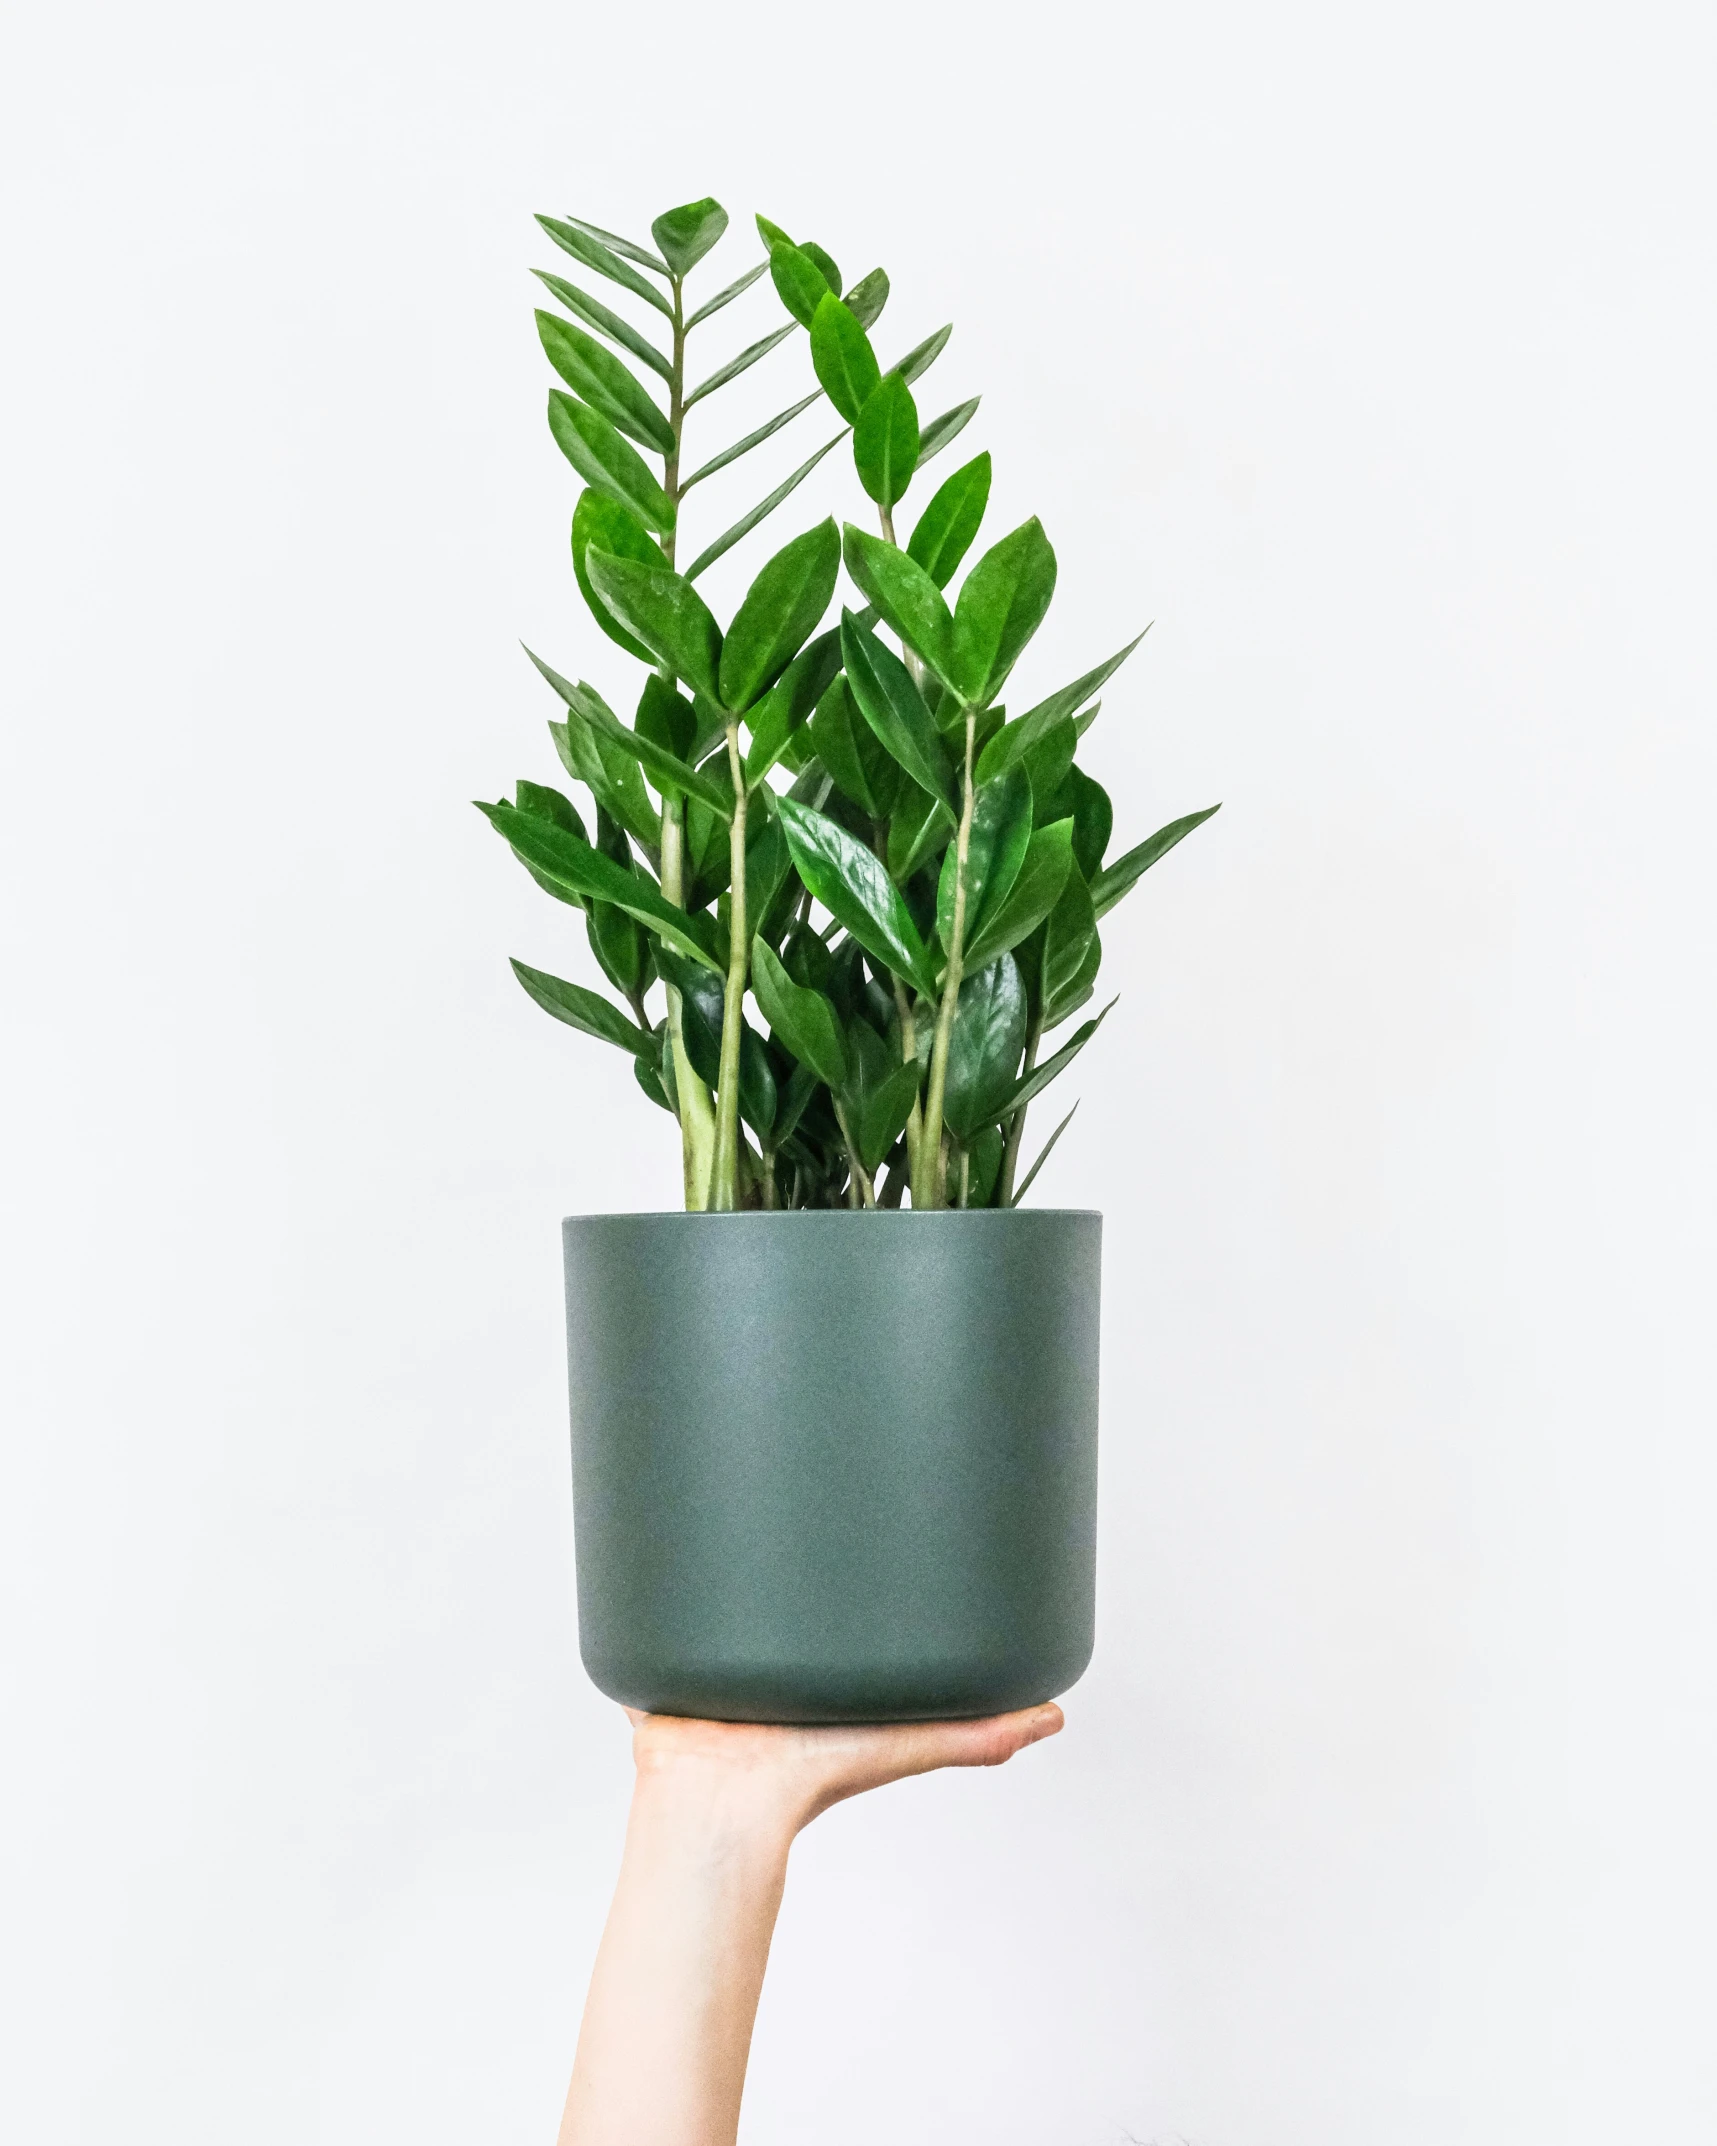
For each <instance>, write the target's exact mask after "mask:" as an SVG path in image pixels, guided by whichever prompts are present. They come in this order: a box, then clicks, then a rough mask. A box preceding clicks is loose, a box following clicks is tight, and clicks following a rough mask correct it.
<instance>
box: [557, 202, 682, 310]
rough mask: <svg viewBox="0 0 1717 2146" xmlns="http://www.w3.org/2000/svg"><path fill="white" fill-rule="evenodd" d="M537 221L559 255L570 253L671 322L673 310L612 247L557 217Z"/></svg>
mask: <svg viewBox="0 0 1717 2146" xmlns="http://www.w3.org/2000/svg"><path fill="white" fill-rule="evenodd" d="M537 222H538V223H539V224H541V225H542V227H543V229H544V230H545V231H546V232H547V233H548V235H549V237H550V238H552V239H553V240H554V242H555V244H556V245H557V246H558V247H560V249H561V251H562V252H563V253H570V254H571V255H572V257H573V259H574V260H575V261H582V262H583V263H584V265H585V267H586V268H594V269H595V271H596V273H597V274H598V275H599V276H606V277H607V278H608V280H609V281H610V282H611V283H618V284H619V285H620V287H621V288H622V290H628V291H631V292H632V294H633V295H634V296H635V297H638V298H642V299H643V300H644V302H645V303H646V305H652V306H654V307H655V309H656V311H657V312H658V313H665V314H666V315H667V316H668V318H669V319H670V320H672V319H673V317H674V309H673V307H672V306H671V305H670V304H669V303H668V301H667V299H665V298H664V297H663V296H662V294H661V292H660V291H659V290H657V288H656V286H655V285H654V284H653V283H650V282H648V281H646V279H645V278H644V277H643V276H641V275H639V273H638V271H637V270H636V269H635V268H631V267H628V265H627V264H626V262H624V261H623V260H622V259H621V258H620V256H619V255H618V254H617V253H616V252H615V251H614V250H613V248H612V247H610V246H606V245H604V244H603V242H602V240H601V239H599V238H597V237H596V236H595V235H594V234H593V233H592V232H590V231H588V230H585V229H583V228H582V227H581V226H580V225H578V224H576V223H563V222H562V221H561V220H560V218H559V217H557V216H539V217H538V218H537Z"/></svg>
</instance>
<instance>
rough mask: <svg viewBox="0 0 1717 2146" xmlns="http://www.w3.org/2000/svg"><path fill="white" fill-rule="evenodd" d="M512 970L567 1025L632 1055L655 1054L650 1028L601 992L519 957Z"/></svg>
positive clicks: (543, 1005)
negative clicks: (534, 965)
mask: <svg viewBox="0 0 1717 2146" xmlns="http://www.w3.org/2000/svg"><path fill="white" fill-rule="evenodd" d="M513 974H514V975H515V976H516V977H517V978H518V979H519V981H520V983H521V984H523V985H524V987H525V989H526V990H527V991H528V992H529V993H530V995H531V997H532V998H534V999H535V1000H536V1002H537V1004H538V1005H539V1006H540V1007H542V1009H543V1011H544V1012H545V1013H552V1014H553V1015H554V1017H555V1019H556V1020H557V1021H564V1022H565V1023H566V1025H567V1026H568V1028H577V1029H582V1030H583V1032H584V1034H585V1035H587V1036H596V1037H598V1038H599V1039H600V1040H601V1041H602V1042H603V1043H612V1044H614V1045H615V1046H616V1048H617V1049H619V1050H622V1051H630V1052H631V1053H632V1055H633V1056H634V1057H635V1058H651V1059H653V1058H654V1057H655V1055H656V1039H655V1037H654V1036H652V1035H651V1034H650V1032H649V1030H648V1029H644V1028H640V1027H639V1026H638V1024H637V1023H636V1022H635V1021H630V1020H628V1019H627V1017H626V1016H625V1014H623V1013H622V1012H621V1011H620V1009H619V1007H618V1006H614V1005H611V1004H610V1003H609V1001H608V1000H607V999H605V998H603V997H602V996H601V994H600V993H598V992H595V991H586V990H585V989H584V988H583V987H582V985H579V984H569V983H567V982H565V981H564V980H563V979H562V978H560V977H558V976H550V975H549V974H548V973H547V971H546V970H544V969H529V968H527V967H526V966H525V964H524V963H523V962H522V961H515V962H514V963H513Z"/></svg>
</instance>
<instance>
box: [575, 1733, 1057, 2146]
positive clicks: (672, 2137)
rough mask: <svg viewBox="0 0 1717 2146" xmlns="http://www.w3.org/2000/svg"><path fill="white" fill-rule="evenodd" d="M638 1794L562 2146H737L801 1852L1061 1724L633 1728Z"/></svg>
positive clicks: (588, 2004)
mask: <svg viewBox="0 0 1717 2146" xmlns="http://www.w3.org/2000/svg"><path fill="white" fill-rule="evenodd" d="M631 1720H632V1756H633V1762H634V1765H635V1768H636V1779H635V1782H634V1785H633V1790H632V1810H631V1815H630V1817H629V1819H628V1820H627V1826H626V1849H625V1853H624V1855H623V1857H622V1859H621V1864H620V1880H619V1883H618V1885H617V1886H616V1887H615V1892H614V1901H613V1905H612V1906H611V1907H610V1909H609V1911H608V1923H607V1927H606V1928H605V1929H604V1931H603V1933H602V1944H601V1947H600V1949H599V1950H598V1952H597V1955H596V1969H595V1972H594V1973H593V1975H592V1976H591V1981H590V1993H589V1995H588V1996H587V1998H586V1999H585V2005H584V2021H583V2024H582V2026H581V2027H580V2029H579V2035H578V2055H577V2057H576V2059H575V2060H574V2063H573V2071H572V2086H571V2088H570V2090H569V2091H568V2094H567V2097H566V2112H565V2114H564V2115H563V2116H562V2118H561V2125H560V2137H559V2146H733V2142H734V2139H735V2137H736V2135H737V2132H738V2129H739V2103H740V2096H741V2094H742V2092H743V2091H744V2087H745V2065H746V2059H747V2057H748V2055H749V2054H750V2049H751V2029H752V2024H753V2022H754V2021H755V2019H756V2017H757V2000H758V1997H759V1996H760V1995H761V1993H762V1989H763V1971H764V1969H765V1967H766V1966H767V1965H768V1963H769V1940H770V1937H771V1936H772V1934H773V1932H774V1929H775V1917H776V1913H777V1911H778V1910H779V1908H780V1906H781V1894H782V1889H783V1887H784V1886H785V1884H786V1882H787V1855H788V1851H789V1849H790V1848H791V1847H792V1845H793V1841H794V1838H795V1836H796V1835H797V1834H799V1833H800V1832H802V1831H803V1830H804V1828H805V1827H806V1826H808V1825H809V1824H810V1822H811V1820H812V1819H813V1818H816V1817H817V1816H819V1814H820V1813H822V1812H823V1811H826V1810H828V1809H829V1807H830V1806H831V1805H832V1804H836V1803H841V1802H844V1801H845V1799H846V1798H847V1797H849V1796H857V1795H860V1794H862V1793H863V1792H864V1790H866V1789H867V1788H881V1787H883V1786H884V1785H885V1784H886V1783H888V1782H890V1781H900V1780H904V1779H905V1778H906V1777H907V1776H908V1775H911V1774H919V1773H933V1772H935V1771H936V1770H937V1769H938V1768H940V1767H943V1766H1000V1765H1002V1764H1003V1763H1005V1761H1007V1760H1008V1759H1010V1758H1012V1757H1013V1756H1014V1754H1015V1753H1016V1752H1018V1751H1023V1750H1024V1749H1025V1747H1026V1745H1027V1744H1035V1743H1038V1742H1041V1741H1042V1739H1043V1738H1044V1737H1046V1736H1053V1735H1054V1734H1055V1733H1056V1731H1057V1730H1058V1729H1059V1728H1060V1727H1061V1723H1062V1717H1061V1709H1060V1708H1059V1707H1058V1706H1054V1705H1046V1706H1036V1707H1028V1708H1027V1709H1026V1710H1025V1711H1024V1712H1022V1713H1017V1714H1000V1715H996V1716H993V1717H992V1718H991V1719H989V1720H986V1721H937V1722H914V1723H905V1724H900V1725H896V1726H890V1727H884V1728H850V1729H849V1728H840V1729H791V1728H764V1727H757V1726H752V1725H750V1724H747V1723H740V1722H720V1721H680V1720H675V1719H673V1718H671V1717H669V1716H667V1715H661V1714H633V1715H632V1716H631Z"/></svg>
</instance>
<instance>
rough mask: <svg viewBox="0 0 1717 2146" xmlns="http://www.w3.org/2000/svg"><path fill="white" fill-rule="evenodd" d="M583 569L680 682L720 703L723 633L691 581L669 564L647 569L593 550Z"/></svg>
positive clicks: (625, 623)
mask: <svg viewBox="0 0 1717 2146" xmlns="http://www.w3.org/2000/svg"><path fill="white" fill-rule="evenodd" d="M585 567H586V570H587V571H588V573H589V575H590V579H591V583H592V585H593V586H594V588H595V590H596V593H597V595H598V596H600V597H601V599H602V601H603V602H604V603H605V604H606V605H607V606H608V608H609V610H610V611H612V612H613V614H614V616H615V617H616V618H617V619H618V620H619V621H620V623H621V625H622V626H624V627H625V629H626V631H627V632H628V633H630V634H632V635H633V636H634V637H635V638H636V639H638V640H640V641H642V642H643V644H644V646H645V647H646V648H648V649H649V650H650V651H651V652H652V653H653V654H654V655H655V656H656V658H657V659H658V661H660V662H662V663H665V664H666V665H667V666H668V668H669V669H670V670H671V671H672V672H673V673H674V674H675V676H676V677H679V678H683V679H685V680H686V682H687V683H688V684H689V685H692V686H695V687H696V688H697V690H698V691H699V692H700V693H707V694H708V695H709V697H710V698H711V699H712V700H719V699H720V697H721V696H720V690H719V687H718V683H717V681H718V678H719V675H720V665H721V652H722V650H721V628H720V627H719V626H718V625H717V624H716V622H715V618H714V616H713V614H712V613H711V611H710V608H709V606H708V604H706V603H705V602H704V600H703V598H702V597H701V596H700V595H699V594H698V592H697V590H696V589H694V588H693V587H692V585H691V583H690V582H689V581H686V580H683V579H682V578H681V577H680V576H679V575H678V574H676V573H675V572H674V570H673V568H672V567H670V566H667V565H665V564H658V565H656V566H646V565H644V564H642V563H641V562H639V561H638V560H634V559H618V558H616V557H615V556H614V555H613V554H612V553H611V552H604V551H596V550H592V551H591V552H590V553H589V555H588V557H587V558H586V560H585Z"/></svg>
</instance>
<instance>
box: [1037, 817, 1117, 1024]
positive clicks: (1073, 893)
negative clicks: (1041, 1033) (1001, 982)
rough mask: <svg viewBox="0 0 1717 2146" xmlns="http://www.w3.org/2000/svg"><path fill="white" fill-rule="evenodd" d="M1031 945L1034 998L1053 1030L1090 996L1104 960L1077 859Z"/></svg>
mask: <svg viewBox="0 0 1717 2146" xmlns="http://www.w3.org/2000/svg"><path fill="white" fill-rule="evenodd" d="M1075 839H1076V842H1077V838H1075ZM1032 945H1033V947H1034V949H1035V950H1036V953H1037V962H1038V971H1037V976H1036V979H1035V982H1036V990H1035V993H1034V996H1035V997H1036V999H1037V1004H1038V1009H1039V1012H1040V1013H1041V1015H1042V1019H1043V1025H1044V1027H1045V1028H1054V1027H1055V1026H1056V1024H1057V1023H1058V1022H1061V1021H1065V1020H1066V1018H1067V1016H1068V1015H1069V1014H1070V1013H1073V1012H1075V1011H1076V1010H1077V1009H1078V1008H1079V1007H1080V1006H1082V1005H1083V1004H1084V1003H1085V1001H1086V1000H1087V999H1088V998H1089V997H1090V995H1091V986H1092V984H1093V983H1094V982H1095V981H1096V977H1097V966H1098V963H1099V962H1100V961H1101V960H1102V958H1103V943H1102V940H1101V939H1100V938H1099V936H1098V933H1097V912H1096V909H1095V908H1094V907H1093V906H1092V901H1091V890H1090V888H1089V887H1088V886H1087V885H1086V883H1085V875H1084V874H1083V872H1081V871H1080V869H1079V866H1078V864H1077V862H1075V864H1074V866H1073V869H1072V870H1071V871H1070V872H1069V873H1068V875H1067V878H1066V881H1065V882H1064V884H1063V886H1062V889H1061V892H1060V894H1059V895H1058V896H1057V897H1056V903H1055V907H1054V908H1053V909H1052V910H1051V911H1050V912H1049V915H1048V916H1047V917H1046V918H1045V919H1044V924H1043V931H1042V934H1041V937H1040V938H1038V939H1034V940H1033V941H1032Z"/></svg>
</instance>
